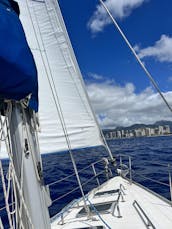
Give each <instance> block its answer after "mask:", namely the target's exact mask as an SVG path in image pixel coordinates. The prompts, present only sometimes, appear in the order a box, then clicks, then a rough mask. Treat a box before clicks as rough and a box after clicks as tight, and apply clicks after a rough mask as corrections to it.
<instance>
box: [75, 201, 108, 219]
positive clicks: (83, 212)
mask: <svg viewBox="0 0 172 229" xmlns="http://www.w3.org/2000/svg"><path fill="white" fill-rule="evenodd" d="M111 206H112V202H111V203H101V204H94V207H95V209H96V211H98V212H101V213H102V212H103V213H106V212H107V211H108V212H109V211H110V209H111ZM88 207H89V209H90V213H91V214H96V213H95V210H94V209H93V208H92V207H90V206H88ZM86 215H87V212H86V210H85V208H84V207H83V208H82V209H81V210H80V211H79V213H78V214H77V217H83V216H86Z"/></svg>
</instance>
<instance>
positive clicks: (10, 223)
mask: <svg viewBox="0 0 172 229" xmlns="http://www.w3.org/2000/svg"><path fill="white" fill-rule="evenodd" d="M0 174H1V180H2V187H3V192H4V197H5V208H6V212H7V216H8V221H9V225H10V228H11V229H12V228H13V224H12V219H11V215H10V207H9V203H8V199H7V190H6V184H5V175H4V171H3V168H2V161H1V160H0Z"/></svg>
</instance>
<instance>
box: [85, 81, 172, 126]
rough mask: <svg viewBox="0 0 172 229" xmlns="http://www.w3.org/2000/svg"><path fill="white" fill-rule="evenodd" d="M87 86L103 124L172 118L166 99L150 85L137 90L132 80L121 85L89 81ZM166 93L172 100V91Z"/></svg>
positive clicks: (124, 123) (123, 124)
mask: <svg viewBox="0 0 172 229" xmlns="http://www.w3.org/2000/svg"><path fill="white" fill-rule="evenodd" d="M87 90H88V94H89V97H90V99H91V102H92V105H93V108H94V109H95V112H96V114H97V117H98V120H99V123H100V125H101V126H102V127H103V128H110V127H115V126H129V125H132V124H135V123H145V124H152V123H154V122H156V121H158V120H163V119H164V120H172V119H171V113H170V112H169V111H168V108H166V106H165V104H164V103H163V101H162V99H161V98H160V97H159V95H158V94H157V93H155V92H153V90H152V89H151V88H149V87H148V88H146V89H145V90H144V91H142V92H141V93H140V94H136V93H135V87H134V85H133V84H132V83H128V84H126V85H125V86H124V87H121V86H117V85H116V84H115V83H112V82H111V83H109V82H105V83H93V84H88V85H87ZM164 96H165V97H166V98H167V100H168V101H172V91H169V92H166V93H164Z"/></svg>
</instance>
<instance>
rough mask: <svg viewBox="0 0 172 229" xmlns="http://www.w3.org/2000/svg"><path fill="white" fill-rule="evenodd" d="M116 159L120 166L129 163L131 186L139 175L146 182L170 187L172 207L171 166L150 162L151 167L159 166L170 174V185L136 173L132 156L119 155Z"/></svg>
mask: <svg viewBox="0 0 172 229" xmlns="http://www.w3.org/2000/svg"><path fill="white" fill-rule="evenodd" d="M116 157H117V159H119V165H120V166H121V165H124V163H126V162H127V166H128V174H129V176H128V178H129V181H130V183H131V184H132V182H133V181H134V180H133V175H137V176H139V177H142V178H144V179H145V180H150V181H152V182H154V183H156V184H159V185H163V186H166V187H168V188H169V194H170V202H171V205H172V175H171V172H172V166H171V165H170V164H163V163H158V162H153V161H150V162H149V164H151V165H158V166H162V167H164V168H166V170H167V174H168V183H165V182H162V181H159V180H155V179H153V178H150V177H147V176H145V175H143V174H140V173H139V172H136V171H135V170H134V169H133V168H132V157H131V156H129V155H125V154H118V155H117V156H116Z"/></svg>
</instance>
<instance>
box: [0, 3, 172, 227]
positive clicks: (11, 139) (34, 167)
mask: <svg viewBox="0 0 172 229" xmlns="http://www.w3.org/2000/svg"><path fill="white" fill-rule="evenodd" d="M17 2H18V4H19V7H20V11H21V14H20V20H21V22H22V24H23V28H24V30H25V34H26V37H27V41H28V43H29V46H30V48H31V50H32V53H33V56H34V59H35V62H36V66H37V69H38V78H39V98H40V105H39V107H40V108H39V116H40V129H41V131H40V133H39V134H38V135H39V137H37V130H38V128H39V126H38V121H37V117H36V115H35V113H34V112H32V111H30V110H28V109H27V108H23V106H22V105H21V104H20V103H17V102H14V101H13V102H11V101H7V104H8V106H7V109H6V117H7V118H6V119H5V121H6V122H5V124H4V125H2V122H3V119H2V118H1V125H2V126H3V127H4V128H3V129H4V130H3V131H2V135H3V136H4V137H5V136H6V135H7V136H8V137H7V138H5V142H6V147H7V151H8V154H9V158H10V162H9V171H8V174H7V178H8V179H7V180H8V182H7V184H6V183H5V177H4V172H3V168H2V164H1V166H0V167H1V176H2V184H3V190H4V195H5V203H6V211H7V215H8V221H9V225H10V228H11V229H12V228H22V229H23V228H24V229H30V228H34V229H44V228H45V229H48V228H52V229H58V228H59V229H60V228H61V229H62V228H63V229H81V228H85V229H89V228H97V229H103V228H112V229H113V228H122V229H125V228H126V229H128V228H139V229H141V228H157V229H159V228H162V229H170V228H171V227H172V209H171V202H170V201H168V200H166V199H164V198H163V197H161V196H159V195H157V194H155V193H153V192H151V191H150V190H147V189H146V188H145V187H143V186H141V185H139V184H137V183H135V182H134V181H132V173H131V172H132V170H131V158H130V157H129V166H128V171H127V169H126V166H124V167H125V171H123V163H122V157H123V156H122V155H121V160H120V165H121V167H120V168H119V169H118V172H119V174H120V175H119V176H118V175H117V176H115V177H113V178H110V179H109V174H110V175H111V170H110V169H109V168H108V166H109V165H110V163H112V165H115V160H114V158H113V156H112V153H111V151H110V149H109V148H108V146H107V144H106V141H105V139H104V137H103V134H102V132H101V130H100V128H99V126H98V123H97V121H96V118H95V115H94V113H93V110H92V108H91V105H90V102H89V99H88V96H87V93H86V90H85V86H84V83H83V80H82V77H81V73H80V70H79V67H78V64H77V61H76V58H75V55H74V52H73V49H72V46H71V43H70V40H69V37H68V34H67V31H66V28H65V24H64V21H63V18H62V15H61V11H60V8H59V5H58V2H57V1H56V0H18V1H17ZM5 126H6V127H7V130H5ZM38 138H39V143H38ZM39 145H40V151H41V152H44V153H45V152H60V151H63V150H66V151H68V152H69V153H70V156H71V159H72V162H73V166H74V170H75V175H76V177H77V181H78V185H79V188H80V190H81V195H82V198H81V199H78V200H74V201H73V202H72V203H70V204H69V205H67V206H66V207H65V208H64V209H63V210H62V211H61V212H60V213H58V214H57V215H55V216H54V217H53V218H52V219H51V220H50V217H49V214H48V206H50V205H51V199H50V196H49V191H48V188H47V187H45V186H44V183H43V177H42V163H41V158H40V154H39ZM99 145H102V146H104V147H105V149H106V150H107V153H108V154H107V155H108V159H103V162H104V164H105V172H106V175H107V178H108V181H107V182H105V183H103V184H102V185H100V183H99V176H98V175H99V174H97V173H96V170H95V164H92V165H91V168H92V169H93V172H94V177H93V178H94V179H95V180H96V181H97V184H98V187H97V188H95V189H94V190H91V191H90V192H89V193H88V194H85V193H84V191H83V184H82V183H81V181H80V178H79V175H78V171H77V167H76V164H75V161H74V158H73V154H72V150H73V149H79V148H83V147H93V146H99ZM14 152H15V153H14ZM88 168H89V167H88ZM127 172H128V173H129V179H128V178H126V177H125V175H126V174H127ZM124 173H125V174H124ZM169 188H170V191H171V194H172V185H171V173H170V170H169ZM69 194H70V193H69ZM0 227H1V228H3V224H2V222H1V223H0Z"/></svg>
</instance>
